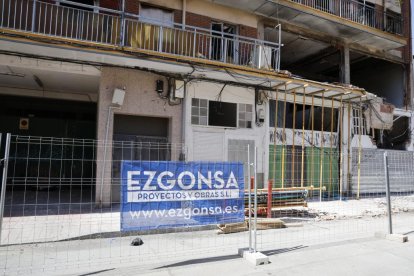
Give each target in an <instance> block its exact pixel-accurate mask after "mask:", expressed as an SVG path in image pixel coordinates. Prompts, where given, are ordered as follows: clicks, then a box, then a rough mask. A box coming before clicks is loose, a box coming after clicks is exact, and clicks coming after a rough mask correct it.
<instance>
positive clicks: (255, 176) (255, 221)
mask: <svg viewBox="0 0 414 276" xmlns="http://www.w3.org/2000/svg"><path fill="white" fill-rule="evenodd" d="M253 208H254V248H253V252H257V147H254V207H253Z"/></svg>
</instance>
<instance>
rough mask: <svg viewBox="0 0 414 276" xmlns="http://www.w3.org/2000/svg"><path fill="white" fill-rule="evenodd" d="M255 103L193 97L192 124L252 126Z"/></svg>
mask: <svg viewBox="0 0 414 276" xmlns="http://www.w3.org/2000/svg"><path fill="white" fill-rule="evenodd" d="M252 122H253V105H251V104H236V103H228V102H221V101H209V100H203V99H196V98H193V99H192V100H191V124H193V125H204V126H207V125H208V126H221V127H239V128H252Z"/></svg>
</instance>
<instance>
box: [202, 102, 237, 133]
mask: <svg viewBox="0 0 414 276" xmlns="http://www.w3.org/2000/svg"><path fill="white" fill-rule="evenodd" d="M208 125H209V126H222V127H237V104H235V103H226V102H217V101H209V102H208Z"/></svg>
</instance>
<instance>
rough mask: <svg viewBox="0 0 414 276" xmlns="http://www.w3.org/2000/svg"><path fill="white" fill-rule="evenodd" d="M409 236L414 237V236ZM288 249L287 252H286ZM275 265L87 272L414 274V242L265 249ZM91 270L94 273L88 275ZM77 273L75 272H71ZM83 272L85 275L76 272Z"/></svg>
mask: <svg viewBox="0 0 414 276" xmlns="http://www.w3.org/2000/svg"><path fill="white" fill-rule="evenodd" d="M409 239H411V240H413V239H414V235H410V236H409ZM284 251H287V252H284ZM265 253H266V254H267V255H269V256H270V261H271V264H268V265H262V266H258V267H254V266H252V265H250V264H249V263H247V262H246V261H245V260H243V259H241V258H239V257H238V256H237V255H227V256H221V257H212V258H205V259H197V256H194V258H193V259H189V260H187V261H184V262H178V263H177V262H176V263H167V264H163V265H158V266H146V267H142V266H139V265H136V266H131V267H124V268H115V269H109V270H106V271H100V272H98V271H97V270H95V271H91V270H89V271H85V272H84V274H83V275H91V274H92V273H96V275H100V276H109V275H148V276H158V275H160V276H161V275H169V276H171V275H173V276H174V275H177V276H178V275H180V276H181V275H184V276H185V275H188V276H190V275H191V276H193V275H197V276H202V275H227V276H230V275H278V276H279V275H306V276H312V275H315V276H321V275H336V276H340V275H352V276H357V275H375V276H378V275H399V276H400V275H401V276H403V275H407V276H412V275H413V273H414V246H413V241H409V242H407V243H398V242H392V241H388V240H383V239H374V238H372V239H363V240H353V241H346V242H339V243H331V244H325V245H323V246H311V247H303V248H301V247H298V248H291V249H286V250H278V251H274V252H265ZM88 273H90V274H88ZM68 275H75V274H68ZM76 275H82V274H76Z"/></svg>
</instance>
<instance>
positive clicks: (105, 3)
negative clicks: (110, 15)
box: [99, 0, 121, 10]
mask: <svg viewBox="0 0 414 276" xmlns="http://www.w3.org/2000/svg"><path fill="white" fill-rule="evenodd" d="M99 6H100V7H102V8H107V9H112V10H120V6H121V5H120V4H119V1H118V0H100V1H99Z"/></svg>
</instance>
